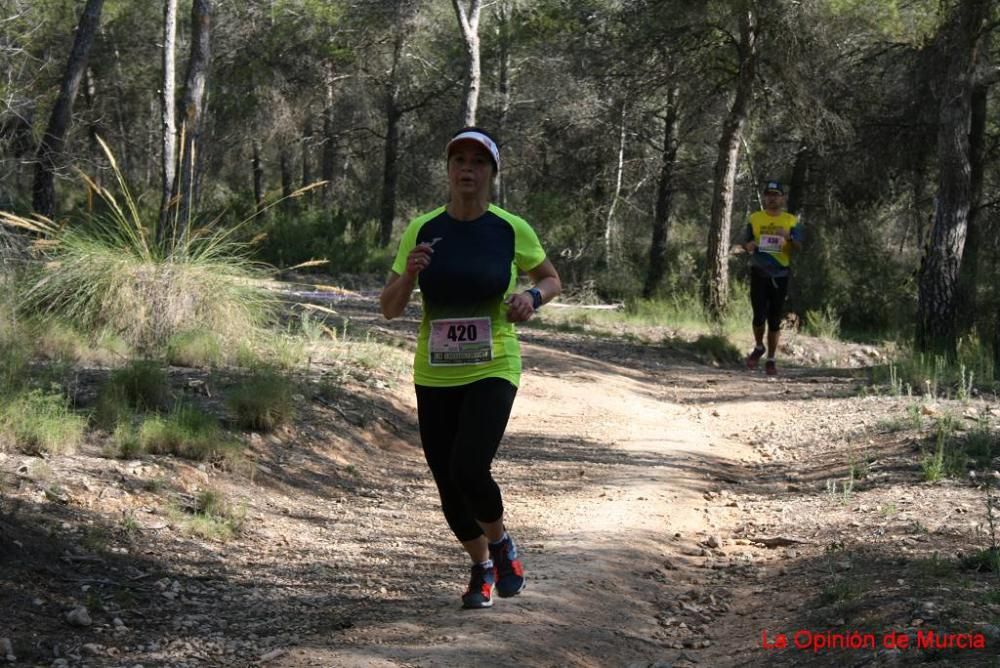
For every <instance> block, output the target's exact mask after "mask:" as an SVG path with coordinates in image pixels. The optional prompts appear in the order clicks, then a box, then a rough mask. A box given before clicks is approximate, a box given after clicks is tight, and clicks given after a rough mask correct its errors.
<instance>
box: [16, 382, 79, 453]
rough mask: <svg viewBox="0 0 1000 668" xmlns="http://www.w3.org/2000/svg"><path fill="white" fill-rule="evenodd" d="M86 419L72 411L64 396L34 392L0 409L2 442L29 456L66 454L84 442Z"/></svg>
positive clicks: (23, 394) (24, 394) (26, 393)
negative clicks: (43, 453)
mask: <svg viewBox="0 0 1000 668" xmlns="http://www.w3.org/2000/svg"><path fill="white" fill-rule="evenodd" d="M85 427H86V420H85V419H84V418H83V417H81V416H79V415H77V414H75V413H74V412H73V411H72V410H70V408H69V402H68V401H67V400H66V397H64V396H63V395H61V394H51V393H45V392H42V391H41V390H31V391H29V392H23V393H21V394H19V395H16V396H14V397H13V398H12V399H11V400H9V401H8V402H7V403H5V404H4V405H3V407H2V408H0V431H2V434H3V439H2V440H3V441H5V442H7V443H11V444H13V445H14V446H15V447H16V448H17V449H19V450H21V451H22V452H26V453H30V454H38V453H42V452H45V453H49V454H67V453H71V452H75V451H76V449H77V447H78V446H79V444H80V443H81V442H82V441H83V433H84V428H85Z"/></svg>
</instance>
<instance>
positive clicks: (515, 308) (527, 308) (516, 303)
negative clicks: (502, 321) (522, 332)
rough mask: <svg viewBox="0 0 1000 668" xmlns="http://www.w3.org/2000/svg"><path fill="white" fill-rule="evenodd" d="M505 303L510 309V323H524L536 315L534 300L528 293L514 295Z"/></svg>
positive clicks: (508, 312)
mask: <svg viewBox="0 0 1000 668" xmlns="http://www.w3.org/2000/svg"><path fill="white" fill-rule="evenodd" d="M504 303H505V304H507V307H508V308H507V320H509V321H510V322H524V321H525V320H527V319H528V318H530V317H531V316H533V315H534V314H535V309H534V308H533V304H534V300H533V299H532V298H531V295H529V294H528V293H526V292H517V293H515V294H512V295H511V296H510V297H508V298H507V301H506V302H504Z"/></svg>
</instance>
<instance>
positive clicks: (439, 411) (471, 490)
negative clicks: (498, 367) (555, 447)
mask: <svg viewBox="0 0 1000 668" xmlns="http://www.w3.org/2000/svg"><path fill="white" fill-rule="evenodd" d="M416 390H417V418H418V419H419V421H420V442H421V444H422V445H423V448H424V457H425V458H426V459H427V464H428V465H429V466H430V469H431V473H432V474H433V475H434V482H435V483H437V488H438V493H439V494H440V495H441V509H442V510H443V511H444V517H445V519H446V520H447V521H448V526H449V527H451V530H452V532H453V533H454V534H455V537H456V538H458V540H460V541H462V542H465V541H469V540H473V539H475V538H478V537H479V536H481V535H482V534H483V531H482V529H481V528H480V527H479V524H478V522H477V521H476V520H479V521H480V522H495V521H497V520H498V519H500V518H501V517H503V499H502V498H501V496H500V487H499V486H498V485H497V483H496V481H495V480H493V475H492V474H491V473H490V467H491V466H492V464H493V457H494V456H496V453H497V448H499V447H500V439H501V438H503V433H504V431H505V430H506V429H507V420H508V419H509V418H510V409H511V407H512V406H513V405H514V395H516V394H517V388H516V387H515V386H514V385H513V384H511V382H510V381H507V380H504V379H503V378H484V379H483V380H478V381H476V382H474V383H469V384H468V385H459V386H457V387H428V386H426V385H417V386H416Z"/></svg>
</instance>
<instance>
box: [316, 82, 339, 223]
mask: <svg viewBox="0 0 1000 668" xmlns="http://www.w3.org/2000/svg"><path fill="white" fill-rule="evenodd" d="M333 84H334V70H333V64H332V63H331V64H330V65H329V67H327V71H326V108H325V109H324V110H323V154H322V157H321V159H320V168H319V171H320V178H321V179H323V181H325V182H326V185H324V186H323V206H324V207H325V208H326V209H327V210H330V209H332V208H333V177H334V171H335V168H336V164H337V137H336V134H335V124H334V110H333V101H334V91H333Z"/></svg>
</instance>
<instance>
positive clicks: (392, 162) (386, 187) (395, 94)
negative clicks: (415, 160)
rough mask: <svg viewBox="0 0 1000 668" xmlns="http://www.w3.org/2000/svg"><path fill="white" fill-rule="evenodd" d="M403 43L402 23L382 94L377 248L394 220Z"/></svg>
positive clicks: (384, 243) (387, 236) (386, 243)
mask: <svg viewBox="0 0 1000 668" xmlns="http://www.w3.org/2000/svg"><path fill="white" fill-rule="evenodd" d="M404 41H405V37H404V31H403V24H402V21H399V22H398V23H397V28H396V36H395V40H394V42H393V50H392V69H391V70H390V72H389V80H388V82H387V83H386V90H385V151H384V159H383V162H382V201H381V206H380V211H379V228H378V245H379V246H380V247H382V248H387V247H388V246H389V241H390V240H391V239H392V224H393V222H394V221H395V219H396V184H397V182H398V180H399V165H398V163H397V160H396V158H397V156H398V154H399V119H400V118H401V117H402V115H403V112H402V110H401V109H400V104H399V80H398V77H399V61H400V58H401V57H402V53H403V43H404Z"/></svg>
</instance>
